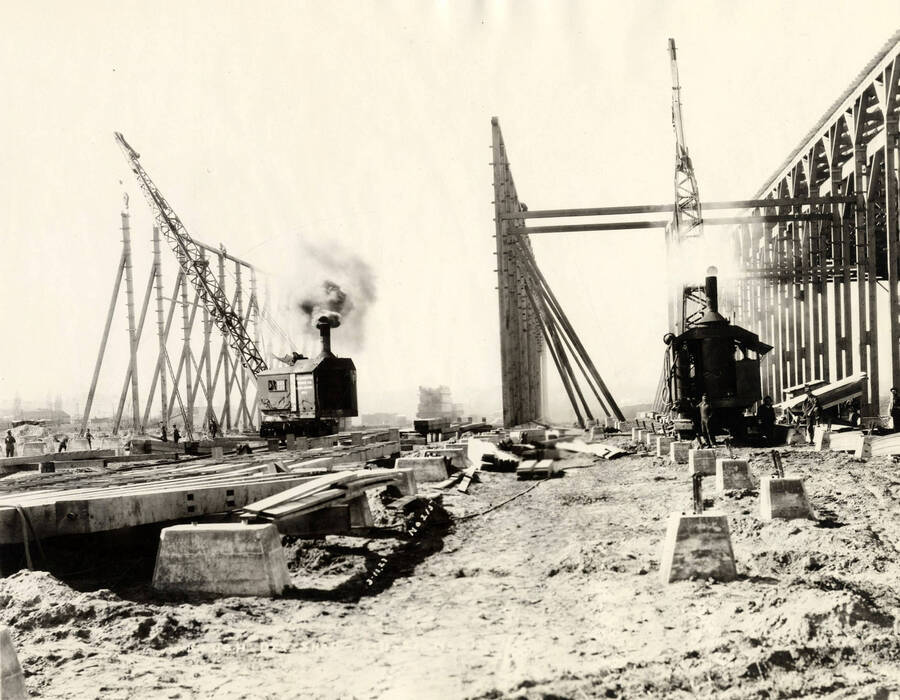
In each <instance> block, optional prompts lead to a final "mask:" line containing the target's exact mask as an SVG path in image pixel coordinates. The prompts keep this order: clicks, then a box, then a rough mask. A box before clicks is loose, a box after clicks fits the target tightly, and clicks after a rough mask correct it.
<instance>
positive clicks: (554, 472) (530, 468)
mask: <svg viewBox="0 0 900 700" xmlns="http://www.w3.org/2000/svg"><path fill="white" fill-rule="evenodd" d="M516 476H517V477H518V478H519V479H550V478H552V477H554V476H562V470H561V469H559V467H558V465H557V464H556V461H555V460H552V459H541V460H534V459H527V460H523V461H522V462H521V463H520V464H519V466H518V467H517V468H516Z"/></svg>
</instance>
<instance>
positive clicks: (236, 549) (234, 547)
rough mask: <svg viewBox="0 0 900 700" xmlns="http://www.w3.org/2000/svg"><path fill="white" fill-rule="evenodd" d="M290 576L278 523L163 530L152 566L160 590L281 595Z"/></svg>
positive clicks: (186, 526)
mask: <svg viewBox="0 0 900 700" xmlns="http://www.w3.org/2000/svg"><path fill="white" fill-rule="evenodd" d="M289 581H290V579H289V576H288V570H287V564H286V563H285V559H284V550H283V549H282V547H281V536H280V535H279V533H278V530H277V529H276V528H275V526H274V525H271V524H265V525H243V524H232V523H222V524H214V525H175V526H173V527H167V528H163V530H162V532H160V535H159V553H158V554H157V555H156V568H155V570H154V571H153V587H154V588H155V589H156V590H158V591H161V592H164V593H197V594H213V595H221V596H232V595H239V596H276V595H280V594H281V593H282V591H283V590H284V588H285V587H286V586H287V585H288V583H289Z"/></svg>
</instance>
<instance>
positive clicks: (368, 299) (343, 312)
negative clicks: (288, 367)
mask: <svg viewBox="0 0 900 700" xmlns="http://www.w3.org/2000/svg"><path fill="white" fill-rule="evenodd" d="M299 268H300V269H299V270H298V274H297V278H296V279H297V280H298V281H300V282H301V284H299V285H297V286H295V287H294V286H293V284H292V290H291V292H290V293H289V295H288V301H287V304H286V307H287V308H285V309H284V311H286V312H287V313H286V314H285V315H286V316H287V318H288V324H289V326H290V327H291V335H292V336H295V337H296V336H299V339H302V341H303V346H304V348H305V351H306V352H307V353H308V354H309V353H311V354H315V352H316V348H317V344H318V342H319V333H318V331H317V330H316V327H315V325H316V322H317V321H318V320H319V318H320V317H322V316H326V317H328V319H329V321H330V322H331V325H332V327H337V326H340V328H341V330H340V333H339V334H338V335H336V336H335V337H334V341H333V342H334V347H335V352H336V353H337V354H338V355H349V354H350V352H351V351H353V350H359V349H361V348H362V347H363V345H364V342H365V335H366V317H367V315H368V311H369V309H370V307H371V305H372V303H373V302H374V301H375V299H376V298H377V297H376V281H375V273H374V271H373V270H372V268H371V267H370V266H369V264H368V263H367V262H366V261H365V260H363V259H362V258H360V257H359V256H358V255H357V254H355V253H353V252H350V251H348V250H346V249H344V248H343V247H341V246H339V245H337V244H334V243H328V244H322V245H316V244H313V243H303V244H301V250H300V265H299Z"/></svg>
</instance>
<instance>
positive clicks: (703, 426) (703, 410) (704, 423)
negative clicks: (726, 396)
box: [697, 394, 716, 447]
mask: <svg viewBox="0 0 900 700" xmlns="http://www.w3.org/2000/svg"><path fill="white" fill-rule="evenodd" d="M697 408H699V409H700V445H701V447H702V446H703V443H704V441H705V442H706V446H707V447H715V444H716V443H715V441H714V440H713V438H712V431H711V430H710V423H711V421H712V414H713V411H712V405H711V404H710V403H709V396H708V395H707V394H703V397H702V398H701V399H700V403H699V404H698V406H697Z"/></svg>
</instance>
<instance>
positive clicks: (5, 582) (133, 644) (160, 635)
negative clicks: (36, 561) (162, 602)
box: [0, 571, 201, 650]
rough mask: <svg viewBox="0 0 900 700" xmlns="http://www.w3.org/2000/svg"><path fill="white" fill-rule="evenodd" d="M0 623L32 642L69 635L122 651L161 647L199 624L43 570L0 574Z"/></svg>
mask: <svg viewBox="0 0 900 700" xmlns="http://www.w3.org/2000/svg"><path fill="white" fill-rule="evenodd" d="M0 623H2V624H4V625H7V626H9V627H10V628H12V629H13V630H14V631H15V633H16V636H17V637H19V638H28V639H31V640H32V641H33V642H40V641H44V640H48V639H52V640H62V639H65V638H67V637H74V638H78V639H83V640H88V639H90V640H91V641H92V643H94V644H96V643H100V644H104V643H109V644H114V645H116V646H117V647H118V648H121V649H123V650H130V649H137V648H139V647H144V646H149V647H151V648H154V649H162V648H165V647H166V646H168V645H169V644H171V643H173V642H174V641H178V640H184V639H185V638H189V637H191V636H194V635H196V634H198V633H199V631H200V627H201V625H200V623H199V622H198V621H197V620H195V619H193V617H192V616H190V615H184V614H183V611H182V610H180V609H177V608H176V609H172V608H171V607H170V608H168V610H167V611H166V612H164V613H160V612H159V611H158V610H157V609H155V608H154V607H151V606H148V605H142V604H139V603H134V602H130V601H125V600H122V599H121V598H119V597H118V596H117V595H116V594H114V593H113V592H112V591H109V590H104V589H101V590H98V591H92V592H90V593H79V592H77V591H75V590H73V589H72V588H70V587H69V586H67V585H66V584H64V583H62V582H61V581H59V580H57V579H56V578H54V577H53V576H52V575H51V574H49V573H47V572H45V571H19V572H18V573H16V574H13V575H12V576H9V577H7V578H3V579H0Z"/></svg>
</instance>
